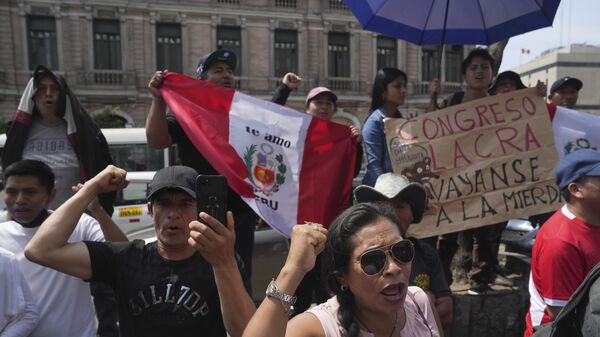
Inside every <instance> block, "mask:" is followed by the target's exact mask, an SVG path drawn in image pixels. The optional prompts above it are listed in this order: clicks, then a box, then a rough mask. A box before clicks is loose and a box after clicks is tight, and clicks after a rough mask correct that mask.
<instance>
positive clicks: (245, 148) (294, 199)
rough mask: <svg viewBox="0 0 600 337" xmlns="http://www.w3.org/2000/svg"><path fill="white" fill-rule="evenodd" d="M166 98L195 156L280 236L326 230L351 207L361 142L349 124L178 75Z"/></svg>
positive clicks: (168, 79) (170, 76) (171, 77)
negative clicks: (306, 228) (308, 225)
mask: <svg viewBox="0 0 600 337" xmlns="http://www.w3.org/2000/svg"><path fill="white" fill-rule="evenodd" d="M161 94H162V96H163V98H164V100H165V102H166V103H167V105H168V106H169V109H170V110H171V111H172V113H173V115H174V116H175V118H177V121H178V122H179V124H180V125H181V127H182V128H183V130H184V131H185V133H186V135H187V136H188V138H189V139H190V140H191V141H192V143H193V144H194V145H195V147H196V148H197V149H198V151H200V153H201V154H202V155H203V156H204V157H205V158H206V159H207V160H208V161H209V162H210V163H211V165H212V166H213V167H214V168H215V169H216V170H217V171H218V172H219V173H220V174H222V175H224V176H225V177H227V181H228V183H229V186H230V187H231V188H232V189H233V190H234V191H235V192H236V193H238V194H239V195H240V196H242V198H243V199H244V201H245V202H246V203H248V205H250V207H252V209H253V210H254V211H255V212H256V214H258V215H259V216H260V217H261V218H262V219H263V220H265V221H266V222H267V223H268V224H269V225H270V226H271V227H273V228H275V229H276V230H278V231H279V232H281V233H282V234H284V235H286V236H289V235H290V234H291V229H292V227H293V226H294V225H295V224H297V223H304V222H305V221H309V222H317V223H321V224H323V225H325V226H327V225H328V224H329V223H330V222H331V221H332V220H333V218H334V217H335V216H337V215H338V214H339V213H340V212H341V211H342V210H343V209H345V208H346V207H347V206H348V202H349V200H350V193H351V190H352V178H353V173H354V162H355V158H356V142H355V140H354V139H352V138H351V137H350V130H349V128H348V127H347V126H345V125H340V124H336V123H332V122H329V121H326V120H323V119H319V118H313V117H311V116H309V115H307V114H304V113H301V112H298V111H296V110H293V109H290V108H286V107H284V106H280V105H277V104H275V103H272V102H267V101H265V100H262V99H258V98H254V97H251V96H248V95H245V94H243V93H240V92H237V91H235V90H233V89H229V88H224V87H220V86H217V85H214V84H212V83H209V82H206V81H201V80H197V79H193V78H191V77H188V76H184V75H180V74H176V73H167V74H166V76H165V80H164V82H163V85H162V87H161Z"/></svg>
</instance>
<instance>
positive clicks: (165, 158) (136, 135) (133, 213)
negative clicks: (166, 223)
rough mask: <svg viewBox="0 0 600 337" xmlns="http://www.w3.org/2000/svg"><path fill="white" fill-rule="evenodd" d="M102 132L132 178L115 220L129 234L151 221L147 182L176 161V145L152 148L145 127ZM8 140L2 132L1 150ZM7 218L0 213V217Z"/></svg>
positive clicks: (115, 158) (118, 201)
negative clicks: (147, 204) (148, 209)
mask: <svg viewBox="0 0 600 337" xmlns="http://www.w3.org/2000/svg"><path fill="white" fill-rule="evenodd" d="M102 133H103V134H104V137H105V138H106V142H107V143H108V149H109V151H110V154H111V156H112V158H113V161H114V163H115V165H116V166H118V167H120V168H123V169H124V170H126V171H127V172H128V179H130V181H131V183H130V185H129V186H128V187H127V188H126V189H124V190H122V191H119V192H118V193H117V197H116V199H115V205H114V206H115V210H114V213H113V216H112V218H113V220H114V221H115V222H116V223H117V225H119V227H120V228H121V230H123V232H125V233H126V234H127V233H129V232H131V231H136V230H139V229H140V228H143V227H146V226H148V225H151V224H152V219H151V218H150V216H149V214H148V211H147V209H146V189H147V184H148V183H149V182H150V180H152V177H153V176H154V172H155V171H157V170H159V169H161V168H163V167H166V166H170V165H174V164H175V160H174V158H176V157H177V156H176V152H175V151H176V147H175V146H171V147H169V148H166V149H163V150H156V149H151V148H150V147H149V146H148V142H147V140H146V129H144V128H125V129H102ZM5 142H6V134H1V135H0V151H2V149H3V148H4V143H5ZM0 153H1V152H0ZM139 171H141V172H139ZM4 208H5V205H4V197H3V196H2V195H0V209H4ZM5 218H6V216H5V215H4V216H3V214H0V220H4V219H5Z"/></svg>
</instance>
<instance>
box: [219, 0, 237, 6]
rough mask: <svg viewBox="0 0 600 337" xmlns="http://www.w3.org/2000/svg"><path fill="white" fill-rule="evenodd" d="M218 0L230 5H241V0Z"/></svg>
mask: <svg viewBox="0 0 600 337" xmlns="http://www.w3.org/2000/svg"><path fill="white" fill-rule="evenodd" d="M217 2H218V3H220V4H228V5H239V4H240V0H218V1H217Z"/></svg>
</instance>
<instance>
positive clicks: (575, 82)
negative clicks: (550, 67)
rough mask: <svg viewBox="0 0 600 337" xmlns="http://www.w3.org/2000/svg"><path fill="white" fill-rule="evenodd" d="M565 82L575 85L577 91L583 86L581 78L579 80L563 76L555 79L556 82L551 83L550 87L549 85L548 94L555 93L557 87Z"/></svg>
mask: <svg viewBox="0 0 600 337" xmlns="http://www.w3.org/2000/svg"><path fill="white" fill-rule="evenodd" d="M567 83H570V84H572V85H573V86H574V87H575V90H577V91H579V90H581V88H582V87H583V82H581V80H579V79H578V78H575V77H570V76H565V77H563V78H560V79H558V80H556V82H554V83H553V84H552V87H550V95H552V94H553V93H555V92H556V91H557V90H558V89H560V87H562V86H563V85H565V84H567Z"/></svg>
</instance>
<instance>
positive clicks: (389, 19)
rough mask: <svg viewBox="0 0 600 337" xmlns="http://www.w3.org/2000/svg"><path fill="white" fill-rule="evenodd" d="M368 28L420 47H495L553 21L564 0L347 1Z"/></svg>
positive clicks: (365, 27)
mask: <svg viewBox="0 0 600 337" xmlns="http://www.w3.org/2000/svg"><path fill="white" fill-rule="evenodd" d="M344 2H345V3H346V5H347V6H348V8H350V10H351V11H352V13H353V14H354V16H356V18H357V19H358V21H359V22H360V24H361V25H362V27H363V28H364V29H366V30H370V31H374V32H377V33H381V34H385V35H389V36H394V37H396V38H399V39H402V40H406V41H409V42H412V43H415V44H417V45H432V44H437V45H440V44H481V45H490V44H492V43H494V42H497V41H500V40H504V39H508V38H510V37H512V36H515V35H519V34H523V33H526V32H529V31H532V30H535V29H539V28H542V27H547V26H550V25H552V21H553V20H554V16H555V15H556V10H557V9H558V5H559V3H560V0H344Z"/></svg>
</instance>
